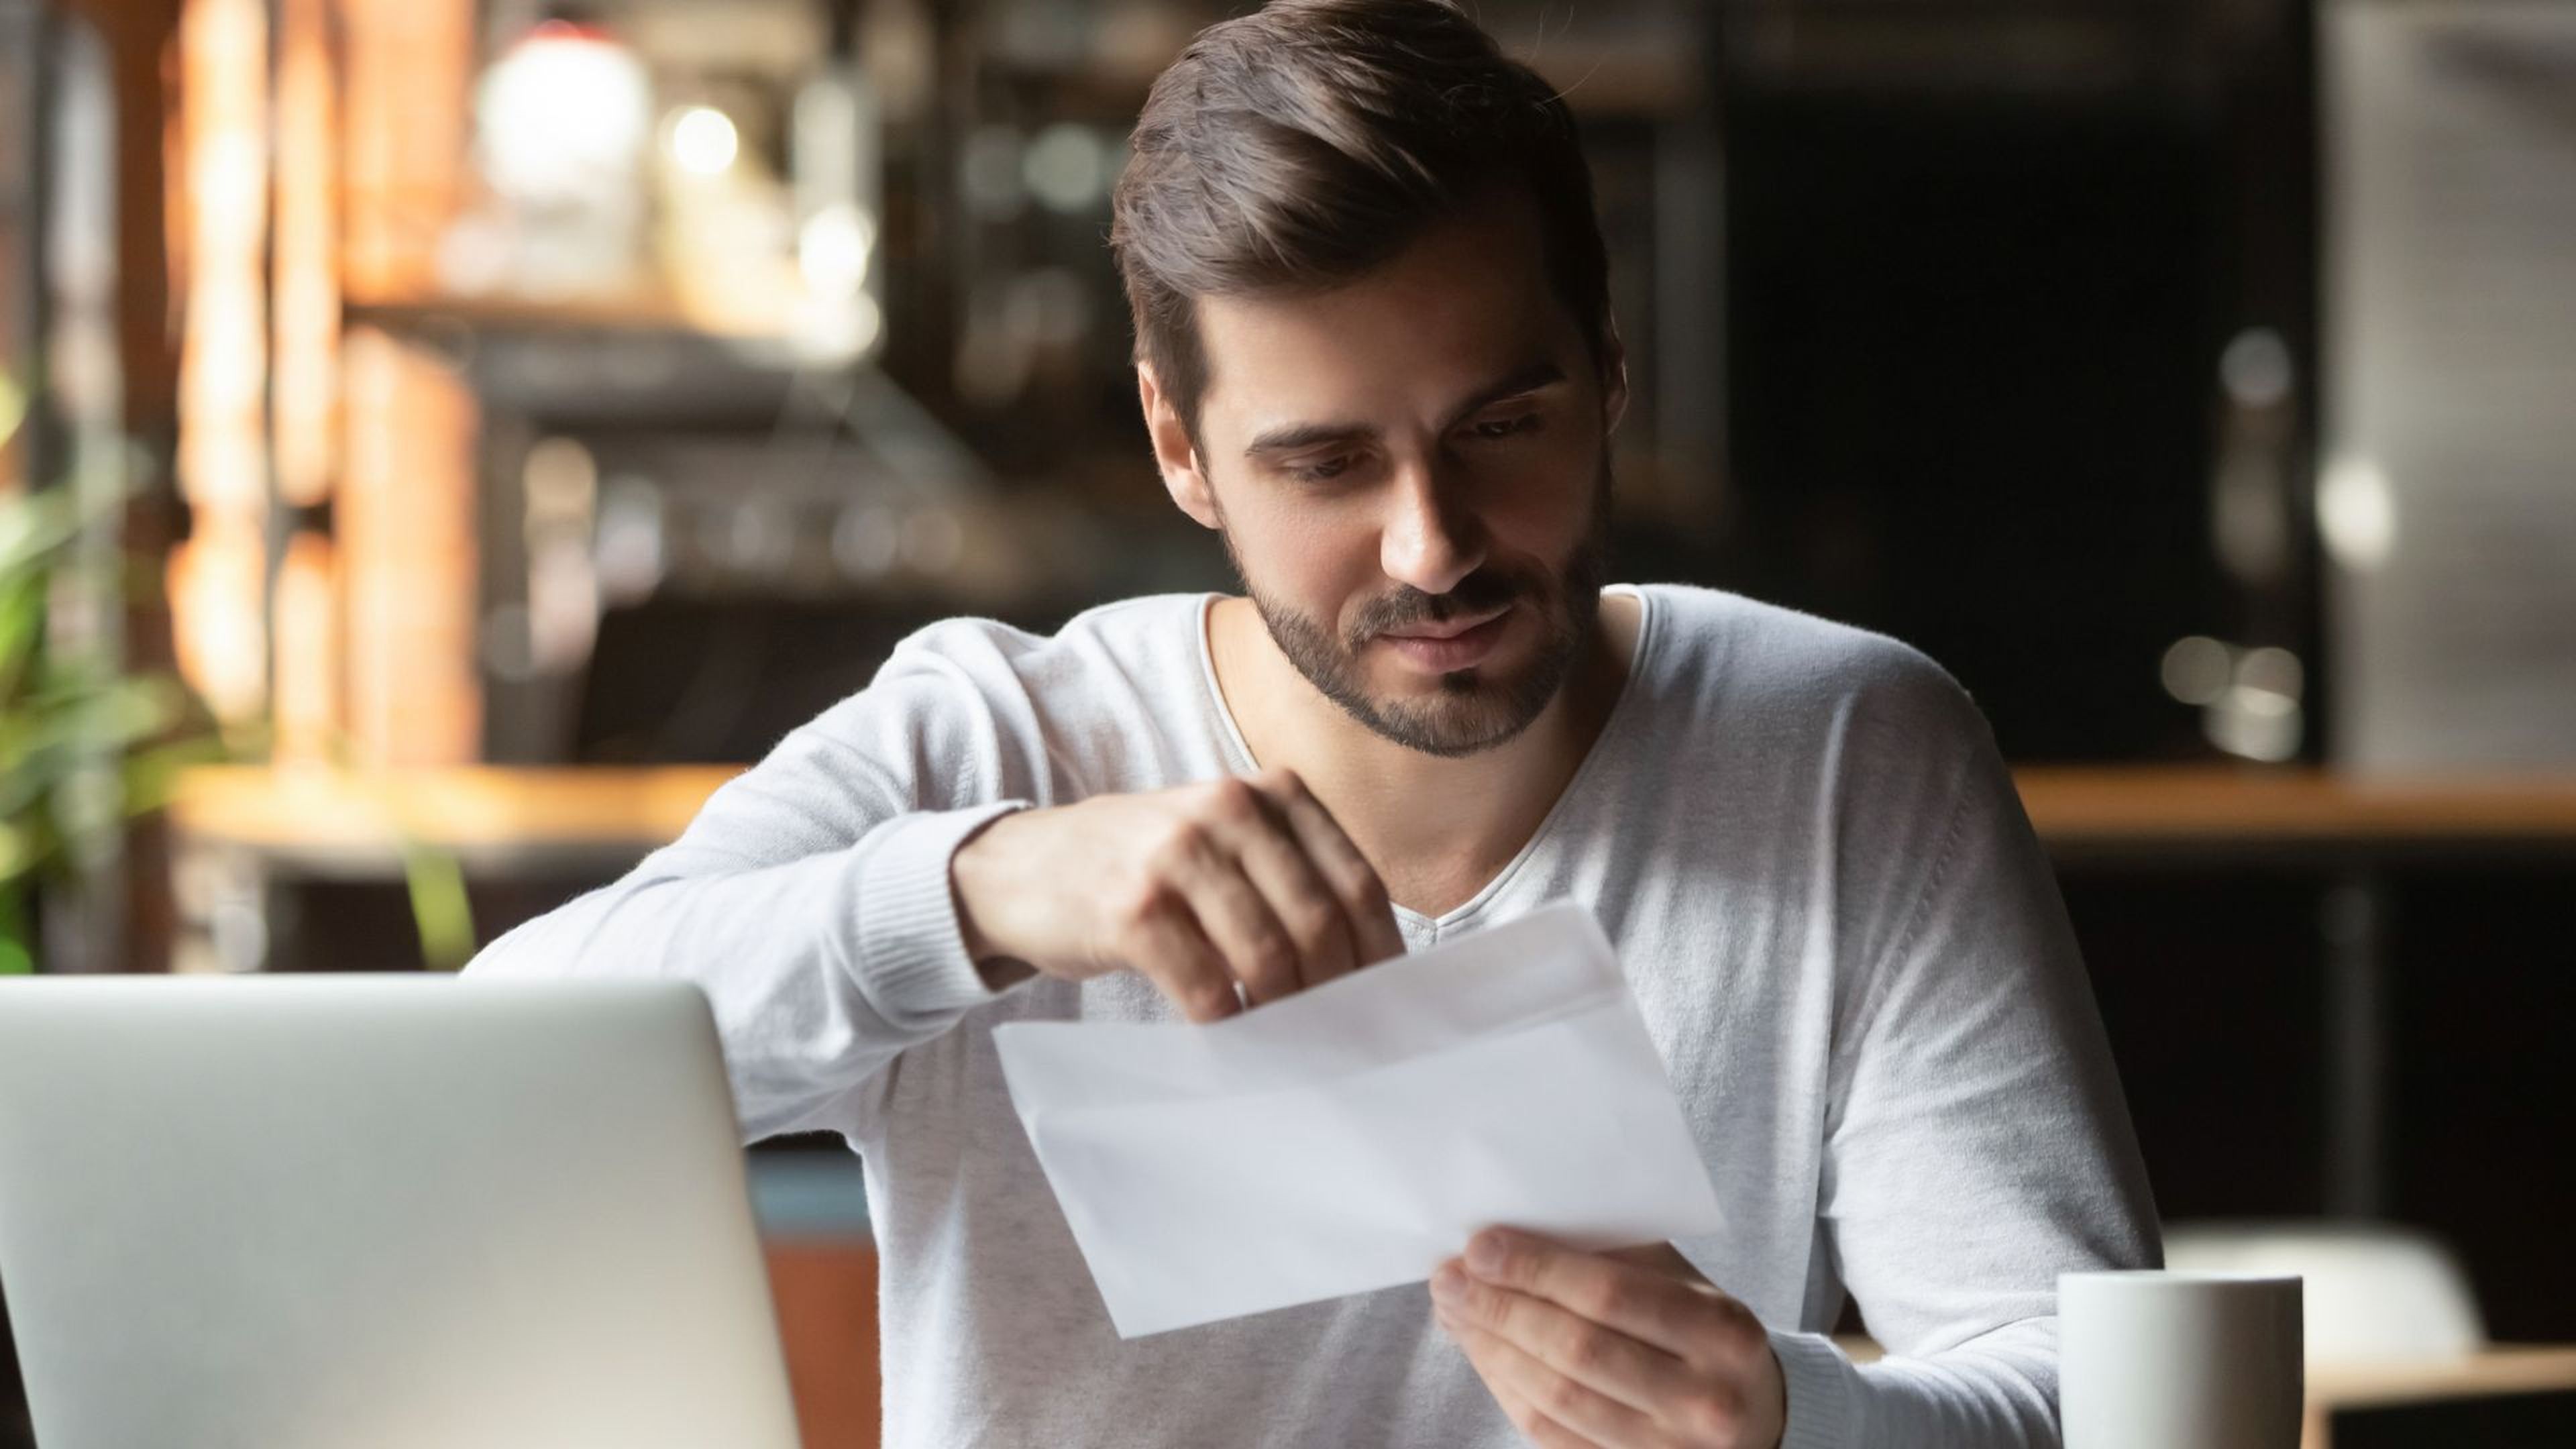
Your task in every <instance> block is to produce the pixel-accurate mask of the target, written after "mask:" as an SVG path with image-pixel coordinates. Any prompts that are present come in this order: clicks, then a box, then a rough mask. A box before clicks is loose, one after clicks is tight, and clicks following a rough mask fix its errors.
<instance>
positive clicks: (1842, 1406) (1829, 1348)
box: [1771, 1329, 1861, 1449]
mask: <svg viewBox="0 0 2576 1449" xmlns="http://www.w3.org/2000/svg"><path fill="white" fill-rule="evenodd" d="M1771 1352H1772V1353H1773V1354H1775V1355H1777V1356H1778V1358H1779V1360H1780V1377H1781V1380H1782V1382H1783V1383H1784V1385H1785V1386H1786V1387H1787V1389H1788V1397H1789V1428H1788V1432H1786V1433H1784V1434H1782V1435H1781V1436H1780V1449H1850V1446H1852V1445H1855V1444H1858V1443H1859V1442H1860V1437H1859V1436H1860V1429H1861V1414H1860V1406H1859V1404H1858V1403H1857V1402H1856V1400H1857V1397H1858V1395H1859V1392H1860V1376H1859V1375H1858V1374H1857V1373H1855V1372H1854V1371H1853V1370H1852V1365H1851V1360H1850V1359H1848V1358H1845V1357H1843V1351H1842V1350H1841V1349H1839V1348H1836V1347H1835V1346H1834V1341H1833V1340H1832V1339H1831V1338H1828V1337H1826V1336H1825V1335H1823V1334H1821V1333H1782V1332H1779V1331H1778V1330H1776V1329H1775V1330H1773V1331H1772V1334H1771Z"/></svg>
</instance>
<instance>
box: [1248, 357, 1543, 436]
mask: <svg viewBox="0 0 2576 1449" xmlns="http://www.w3.org/2000/svg"><path fill="white" fill-rule="evenodd" d="M1563 381H1565V369H1563V368H1561V367H1559V366H1557V365H1556V364H1555V363H1553V362H1549V361H1546V360H1544V359H1542V360H1540V361H1537V362H1533V363H1530V364H1528V365H1526V366H1524V367H1520V368H1516V369H1514V370H1513V371H1511V372H1509V373H1507V374H1505V375H1504V376H1503V377H1501V378H1499V379H1497V380H1496V381H1494V382H1492V383H1489V384H1487V385H1486V386H1484V387H1480V388H1478V389H1476V391H1475V392H1474V393H1473V394H1472V395H1471V396H1469V397H1468V398H1467V400H1466V401H1464V402H1462V403H1460V404H1459V405H1458V406H1457V407H1455V408H1453V409H1451V410H1450V414H1449V420H1450V421H1451V422H1452V423H1455V422H1456V421H1458V420H1459V419H1461V418H1465V417H1468V416H1470V415H1472V414H1474V413H1476V412H1477V411H1479V410H1481V409H1484V408H1489V407H1492V406H1493V405H1494V404H1495V403H1498V402H1501V401H1502V400H1503V399H1505V398H1507V397H1518V396H1520V395H1521V394H1522V393H1525V392H1536V391H1538V390H1539V389H1540V388H1543V387H1546V386H1548V385H1549V384H1551V383H1558V382H1563ZM1376 436H1377V429H1376V428H1373V427H1371V426H1369V425H1368V424H1366V423H1355V422H1354V423H1282V424H1281V425H1279V426H1278V427H1275V428H1271V429H1268V430H1267V431H1265V432H1262V433H1259V434H1257V435H1255V436H1254V438H1253V440H1252V442H1251V444H1250V445H1249V446H1247V447H1246V448H1244V450H1243V455H1244V456H1245V457H1247V458H1257V457H1260V456H1262V455H1263V454H1266V453H1293V452H1296V451H1298V450H1299V449H1302V448H1313V447H1318V446H1321V445H1323V444H1325V443H1351V442H1361V441H1365V440H1366V439H1369V438H1374V437H1376Z"/></svg>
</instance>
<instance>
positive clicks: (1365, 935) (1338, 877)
mask: <svg viewBox="0 0 2576 1449" xmlns="http://www.w3.org/2000/svg"><path fill="white" fill-rule="evenodd" d="M1261 779H1262V784H1263V787H1264V792H1265V793H1266V794H1268V795H1269V797H1270V798H1271V799H1272V800H1274V801H1276V802H1277V803H1278V805H1279V807H1280V809H1281V811H1282V812H1283V814H1284V816H1285V818H1286V820H1287V823H1288V827H1289V829H1290V830H1292V831H1294V832H1295V834H1296V837H1297V843H1298V844H1299V846H1300V847H1302V848H1303V850H1304V853H1305V856H1306V859H1307V860H1309V861H1311V862H1312V863H1313V864H1314V867H1315V869H1316V870H1317V871H1318V872H1319V873H1320V874H1321V875H1322V876H1323V878H1324V881H1325V883H1326V885H1327V887H1328V888H1329V889H1330V890H1331V892H1332V895H1333V899H1334V900H1335V902H1337V903H1338V904H1339V905H1340V907H1341V910H1342V915H1343V919H1344V922H1345V924H1346V928H1347V929H1348V931H1349V933H1350V938H1351V943H1352V947H1353V949H1354V951H1355V952H1356V953H1357V956H1356V961H1355V964H1357V965H1360V966H1370V965H1375V964H1376V963H1378V962H1380V961H1386V960H1390V959H1392V958H1394V957H1397V956H1401V955H1403V954H1404V933H1403V932H1401V931H1399V930H1397V929H1396V926H1395V908H1394V905H1393V904H1392V903H1391V902H1390V901H1389V900H1388V899H1387V894H1386V883H1385V882H1384V881H1382V880H1380V879H1379V878H1378V873H1377V867H1375V866H1373V865H1370V864H1369V863H1368V857H1367V856H1364V855H1362V854H1360V848H1359V847H1358V846H1356V845H1354V844H1352V843H1351V838H1350V836H1349V835H1348V834H1347V833H1345V832H1344V831H1343V829H1342V827H1341V824H1340V822H1338V821H1336V820H1334V819H1333V816H1332V812H1330V811H1328V810H1326V809H1325V808H1324V804H1323V802H1322V801H1320V800H1317V799H1316V798H1315V796H1314V793H1313V792H1312V791H1310V790H1308V789H1307V788H1306V782H1305V781H1303V780H1301V779H1299V778H1298V777H1297V775H1296V772H1294V771H1292V770H1274V771H1271V772H1268V773H1267V774H1265V775H1263V776H1262V777H1261Z"/></svg>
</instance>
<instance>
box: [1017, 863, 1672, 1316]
mask: <svg viewBox="0 0 2576 1449" xmlns="http://www.w3.org/2000/svg"><path fill="white" fill-rule="evenodd" d="M993 1039H994V1044H995V1046H996V1047H997V1048H998V1049H999V1051H1000V1053H1001V1058H1002V1072H1003V1076H1004V1078H1005V1079H1006V1080H1007V1081H1008V1083H1009V1085H1010V1092H1011V1101H1012V1104H1013V1105H1014V1106H1015V1107H1016V1108H1017V1110H1018V1112H1019V1116H1020V1122H1021V1124H1022V1125H1023V1126H1024V1127H1026V1128H1027V1130H1028V1134H1029V1141H1030V1143H1031V1145H1032V1146H1034V1147H1035V1148H1036V1150H1037V1156H1038V1161H1039V1163H1040V1164H1041V1165H1042V1166H1043V1167H1044V1168H1045V1170H1046V1175H1047V1181H1048V1182H1049V1183H1050V1184H1051V1185H1052V1186H1053V1187H1054V1189H1055V1194H1056V1200H1057V1201H1058V1202H1059V1203H1060V1204H1062V1206H1063V1208H1064V1215H1065V1219H1066V1221H1067V1222H1068V1223H1069V1224H1071V1226H1072V1229H1073V1235H1074V1240H1075V1242H1076V1243H1078V1244H1079V1245H1080V1247H1081V1249H1082V1255H1083V1259H1084V1261H1085V1262H1086V1263H1088V1264H1089V1265H1090V1267H1091V1273H1092V1277H1093V1279H1094V1281H1096V1282H1097V1283H1098V1284H1099V1285H1100V1294H1101V1297H1102V1299H1103V1300H1104V1301H1105V1302H1106V1303H1107V1305H1108V1308H1109V1316H1110V1320H1111V1322H1112V1323H1114V1324H1115V1325H1116V1327H1117V1330H1118V1333H1119V1335H1120V1336H1121V1337H1125V1338H1134V1337H1136V1336H1138V1335H1140V1334H1148V1333H1160V1332H1163V1331H1165V1330H1167V1329H1174V1328H1184V1327H1188V1326H1190V1325H1193V1324H1199V1323H1208V1322H1213V1321H1215V1320H1218V1319H1223V1318H1232V1317H1236V1316H1238V1315H1241V1314H1246V1313H1258V1312H1262V1311H1265V1310H1268V1309H1272V1308H1284V1307H1287V1306H1289V1305H1290V1304H1296V1303H1308V1302H1313V1301H1315V1300H1318V1299H1323V1298H1334V1297H1339V1296H1341V1295H1343V1294H1346V1293H1359V1292H1365V1291H1368V1290H1371V1289H1377V1288H1386V1287H1392V1286H1394V1285H1396V1284H1400V1283H1409V1282H1418V1281H1420V1280H1422V1279H1423V1278H1425V1277H1428V1276H1429V1275H1430V1273H1431V1270H1432V1269H1433V1268H1435V1267H1437V1266H1438V1265H1439V1264H1440V1263H1441V1262H1442V1261H1443V1260H1444V1259H1447V1258H1450V1257H1453V1256H1455V1255H1456V1254H1457V1253H1458V1252H1459V1251H1460V1250H1461V1249H1463V1248H1464V1247H1465V1245H1466V1242H1467V1239H1468V1238H1469V1237H1470V1236H1471V1235H1473V1234H1474V1233H1475V1232H1476V1230H1477V1229H1479V1228H1483V1227H1487V1226H1492V1225H1496V1224H1502V1225H1508V1226H1512V1227H1517V1228H1524V1229H1527V1230H1529V1231H1532V1232H1536V1233H1540V1234H1543V1235H1545V1236H1548V1237H1551V1238H1555V1239H1557V1240H1559V1241H1562V1242H1566V1243H1570V1244H1572V1245H1575V1246H1578V1247H1588V1248H1613V1247H1625V1246H1629V1245H1633V1244H1637V1243H1644V1242H1655V1241H1662V1240H1666V1239H1671V1238H1678V1237H1687V1236H1693V1235H1697V1234H1703V1233H1709V1232H1714V1231H1716V1230H1717V1227H1718V1225H1719V1224H1718V1213H1719V1210H1718V1203H1717V1195H1716V1192H1715V1190H1714V1189H1713V1187H1712V1186H1711V1184H1710V1182H1709V1178H1708V1172H1707V1169H1706V1167H1705V1166H1703V1164H1702V1163H1701V1162H1700V1159H1699V1153H1698V1150H1697V1147H1696V1145H1695V1144H1694V1142H1693V1140H1692V1137H1691V1133H1690V1128H1689V1126H1688V1124H1687V1123H1685V1122H1684V1121H1683V1119H1682V1113H1681V1105H1680V1103H1679V1102H1677V1101H1676V1100H1675V1099H1674V1096H1673V1090H1672V1085H1671V1083H1670V1081H1669V1080H1668V1079H1667V1078H1666V1077H1665V1075H1664V1065H1663V1060H1662V1058H1661V1057H1659V1056H1658V1055H1657V1054H1656V1051H1655V1044H1654V1041H1653V1039H1652V1038H1651V1037H1650V1036H1648V1034H1647V1032H1646V1023H1645V1019H1644V1017H1643V1016H1641V1015H1640V1014H1639V1013H1638V1010H1637V1002H1636V998H1635V997H1634V996H1632V995H1631V994H1630V993H1629V990H1628V984H1627V980H1626V978H1625V977H1623V976H1622V975H1621V974H1620V971H1619V964H1618V961H1617V959H1616V958H1615V957H1614V956H1613V954H1612V952H1611V949H1610V943H1609V942H1608V941H1607V940H1606V939H1604V938H1603V936H1602V934H1601V929H1600V927H1599V926H1597V925H1595V924H1594V923H1593V921H1592V918H1591V916H1590V915H1588V914H1587V913H1585V912H1584V911H1583V910H1582V909H1581V908H1580V907H1576V906H1572V905H1558V906H1550V907H1547V908H1545V909H1543V910H1540V911H1537V912H1534V913H1532V914H1531V915H1528V916H1525V917H1523V918H1521V919H1520V920H1517V921H1514V922H1511V923H1509V924H1507V925H1503V926H1498V927H1495V928H1493V929H1491V930H1487V931H1482V932H1478V933H1475V934H1473V935H1469V936H1466V937H1462V938H1461V939H1459V940H1457V941H1455V942H1452V943H1450V944H1447V945H1443V946H1440V947H1437V948H1435V949H1433V950H1430V951H1426V952H1423V953H1421V954H1419V955H1414V956H1406V957H1402V958H1399V959H1397V960H1394V961H1388V962H1384V963H1382V964H1380V965H1377V966H1372V967H1370V968H1368V969H1367V970H1365V971H1359V972H1355V973H1353V974H1352V975H1350V976H1347V977H1344V978H1342V979H1340V980H1337V981H1333V982H1331V983H1329V984H1327V985H1324V986H1321V987H1318V988H1316V989H1314V990H1312V991H1305V992H1300V993H1298V994H1297V995H1295V996H1290V997H1287V998H1284V999H1282V1000H1280V1001H1277V1002H1273V1003H1271V1004H1270V1005H1267V1006H1264V1007H1261V1008H1258V1009H1256V1010H1253V1011H1249V1012H1246V1013H1244V1014H1242V1015H1240V1016H1235V1017H1230V1018H1228V1019H1226V1020H1224V1021H1220V1022H1216V1023H1213V1024H1210V1025H1205V1026H1194V1025H1188V1024H1184V1023H1170V1024H1142V1023H1126V1022H1092V1023H1083V1022H1013V1023H1008V1024H1005V1025H1002V1026H999V1027H996V1028H995V1029H994V1033H993Z"/></svg>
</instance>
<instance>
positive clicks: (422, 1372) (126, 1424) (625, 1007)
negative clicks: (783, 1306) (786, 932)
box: [0, 975, 796, 1449]
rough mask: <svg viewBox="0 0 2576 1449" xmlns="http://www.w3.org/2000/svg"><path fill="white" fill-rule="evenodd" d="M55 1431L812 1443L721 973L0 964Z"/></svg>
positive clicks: (11, 1206) (41, 1361)
mask: <svg viewBox="0 0 2576 1449" xmlns="http://www.w3.org/2000/svg"><path fill="white" fill-rule="evenodd" d="M0 1291H4V1292H5V1294H6V1296H7V1299H8V1305H9V1315H10V1323H11V1326H12V1329H13V1330H14V1333H15V1335H16V1338H17V1345H18V1354H19V1360H20V1365H21V1369H22V1371H23V1373H24V1375H25V1378H26V1384H27V1397H28V1402H29V1406H30V1407H31V1408H32V1409H33V1411H34V1414H35V1426H36V1439H37V1443H38V1444H40V1445H41V1446H43V1449H143V1446H163V1445H167V1446H179V1445H186V1446H190V1449H515V1446H529V1449H536V1446H543V1449H582V1446H592V1445H597V1446H603V1449H604V1446H615V1449H709V1446H718V1445H721V1446H727V1449H793V1446H794V1445H795V1444H796V1429H795V1416H794V1410H793V1407H792V1405H791V1403H790V1401H789V1397H788V1391H787V1376H786V1368H785V1363H784V1359H783V1358H782V1356H781V1354H780V1351H779V1342H778V1330H777V1320H776V1318H775V1316H774V1314H773V1311H772V1308H771V1304H770V1298H769V1288H768V1281H767V1278H766V1277H765V1275H764V1271H763V1267H762V1258H761V1254H760V1247H759V1242H758V1239H757V1235H756V1233H755V1230H754V1228H753V1219H752V1211H751V1203H750V1196H749V1193H748V1191H747V1189H746V1186H745V1182H744V1172H743V1154H742V1149H741V1143H740V1139H739V1136H738V1132H737V1129H736V1126H735V1121H734V1114H733V1105H732V1101H731V1098H730V1095H729V1093H728V1091H727V1088H726V1085H725V1078H724V1071H723V1065H722V1061H721V1058H720V1057H719V1055H718V1050H717V1045H716V1035H715V1026H714V1021H713V1018H712V1016H711V1015H710V1013H709V1011H708V1008H707V1004H706V1000H705V998H704V997H703V996H702V995H701V994H700V993H699V992H698V990H697V988H696V987H694V986H691V985H688V984H687V983H683V982H645V981H619V982H608V981H515V980H488V981H486V980H459V979H456V978H453V977H446V976H348V975H344V976H274V977H239V978H172V977H114V978H61V979H48V978H37V979H31V980H20V981H5V982H0Z"/></svg>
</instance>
